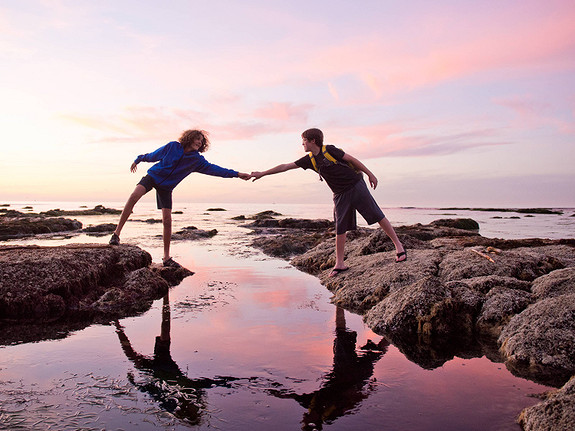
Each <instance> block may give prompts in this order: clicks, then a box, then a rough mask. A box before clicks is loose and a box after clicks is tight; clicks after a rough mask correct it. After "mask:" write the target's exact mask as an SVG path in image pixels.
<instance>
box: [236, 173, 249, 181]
mask: <svg viewBox="0 0 575 431" xmlns="http://www.w3.org/2000/svg"><path fill="white" fill-rule="evenodd" d="M251 177H252V176H251V175H250V174H246V173H244V172H238V178H241V179H242V180H244V181H247V180H249V179H250V178H251Z"/></svg>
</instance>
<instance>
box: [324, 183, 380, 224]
mask: <svg viewBox="0 0 575 431" xmlns="http://www.w3.org/2000/svg"><path fill="white" fill-rule="evenodd" d="M333 204H334V209H333V217H334V219H335V232H336V234H337V235H341V234H344V233H346V232H347V231H348V230H355V229H356V228H357V216H356V210H357V211H358V212H359V213H360V214H361V216H362V217H363V218H364V219H365V221H366V222H367V224H369V225H371V224H374V223H377V222H379V221H381V220H383V219H384V218H385V215H384V214H383V211H382V210H381V208H380V207H379V206H378V205H377V202H375V199H374V198H373V196H372V195H371V193H370V192H369V189H368V188H367V184H365V181H364V180H363V178H362V179H361V180H359V181H358V182H357V183H356V184H355V185H354V186H353V187H352V188H351V189H349V190H347V191H345V192H342V193H338V194H337V195H333Z"/></svg>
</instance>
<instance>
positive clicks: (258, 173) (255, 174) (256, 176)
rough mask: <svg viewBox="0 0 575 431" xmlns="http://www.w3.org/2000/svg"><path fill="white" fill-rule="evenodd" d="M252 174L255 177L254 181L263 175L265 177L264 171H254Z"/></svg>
mask: <svg viewBox="0 0 575 431" xmlns="http://www.w3.org/2000/svg"><path fill="white" fill-rule="evenodd" d="M251 176H252V178H253V181H255V180H259V179H260V178H261V177H263V176H264V173H263V172H252V174H251Z"/></svg>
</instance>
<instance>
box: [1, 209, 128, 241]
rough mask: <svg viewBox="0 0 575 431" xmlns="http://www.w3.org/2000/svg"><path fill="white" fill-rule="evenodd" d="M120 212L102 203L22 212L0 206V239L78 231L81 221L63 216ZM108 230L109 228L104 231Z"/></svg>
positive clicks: (92, 230)
mask: <svg viewBox="0 0 575 431" xmlns="http://www.w3.org/2000/svg"><path fill="white" fill-rule="evenodd" d="M120 213H121V211H120V210H116V209H112V208H106V207H104V206H103V205H96V206H95V207H94V208H92V209H85V210H74V211H63V210H60V209H53V210H49V211H44V212H40V213H33V212H27V213H24V212H21V211H17V210H12V209H8V208H1V209H0V241H5V240H9V239H18V238H26V237H30V236H34V235H40V234H58V233H79V232H80V230H81V229H82V223H80V222H79V221H78V220H72V219H69V218H65V217H63V216H86V215H104V214H120ZM109 228H110V226H109V225H108V226H106V225H100V226H99V227H98V226H93V227H88V228H86V229H84V231H85V232H90V233H94V232H102V230H103V229H109ZM114 228H115V227H114ZM114 228H112V230H114ZM98 229H99V230H98ZM108 231H109V230H107V231H106V232H108Z"/></svg>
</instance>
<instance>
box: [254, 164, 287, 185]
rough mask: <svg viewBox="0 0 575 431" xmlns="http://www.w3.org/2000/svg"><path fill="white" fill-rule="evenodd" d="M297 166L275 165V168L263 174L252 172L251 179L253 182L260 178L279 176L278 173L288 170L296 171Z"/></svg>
mask: <svg viewBox="0 0 575 431" xmlns="http://www.w3.org/2000/svg"><path fill="white" fill-rule="evenodd" d="M297 167H298V166H297V165H296V164H295V163H294V162H292V163H284V164H283V165H277V166H276V167H275V168H271V169H268V170H267V171H263V172H252V177H253V179H254V181H255V180H259V179H260V178H261V177H265V176H266V175H271V174H279V173H280V172H285V171H289V170H290V169H296V168H297Z"/></svg>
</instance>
